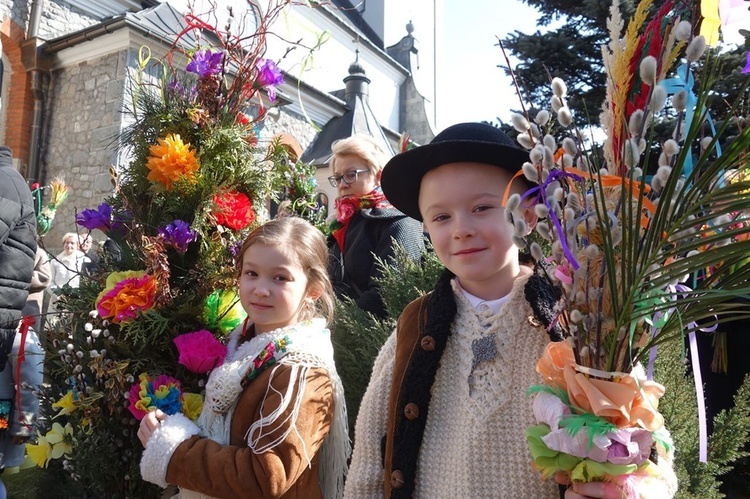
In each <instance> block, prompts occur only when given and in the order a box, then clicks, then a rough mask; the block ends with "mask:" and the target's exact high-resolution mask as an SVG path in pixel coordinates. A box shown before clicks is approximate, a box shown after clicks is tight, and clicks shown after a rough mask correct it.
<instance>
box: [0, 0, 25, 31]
mask: <svg viewBox="0 0 750 499" xmlns="http://www.w3.org/2000/svg"><path fill="white" fill-rule="evenodd" d="M30 7H31V2H29V1H27V0H0V22H2V21H3V20H5V19H6V18H7V19H9V20H11V21H13V22H14V23H16V24H17V25H19V26H22V27H23V28H26V22H27V21H28V19H29V8H30Z"/></svg>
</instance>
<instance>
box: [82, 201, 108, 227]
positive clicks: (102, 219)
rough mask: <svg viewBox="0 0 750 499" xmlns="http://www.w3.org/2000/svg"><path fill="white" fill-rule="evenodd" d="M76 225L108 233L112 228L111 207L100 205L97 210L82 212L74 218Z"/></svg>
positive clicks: (105, 204)
mask: <svg viewBox="0 0 750 499" xmlns="http://www.w3.org/2000/svg"><path fill="white" fill-rule="evenodd" d="M76 223H77V224H78V225H80V226H81V227H84V228H86V229H88V230H94V229H99V230H100V231H102V232H105V233H106V232H109V230H110V229H111V228H112V207H111V206H110V205H108V204H107V203H102V204H100V205H99V207H98V208H97V209H93V208H89V209H86V210H83V211H82V212H81V213H79V214H78V216H77V217H76Z"/></svg>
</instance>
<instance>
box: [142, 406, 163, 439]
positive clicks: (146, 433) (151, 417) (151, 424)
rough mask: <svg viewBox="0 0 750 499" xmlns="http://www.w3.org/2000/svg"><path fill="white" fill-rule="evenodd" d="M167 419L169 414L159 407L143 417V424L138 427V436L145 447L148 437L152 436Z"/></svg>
mask: <svg viewBox="0 0 750 499" xmlns="http://www.w3.org/2000/svg"><path fill="white" fill-rule="evenodd" d="M165 419H167V415H166V414H164V413H163V412H161V411H160V410H159V409H156V410H155V411H151V412H149V413H148V414H146V415H145V416H144V417H143V419H141V426H140V428H138V438H139V439H140V441H141V444H143V446H144V447H146V443H147V442H148V439H149V438H151V435H152V434H153V433H154V431H156V429H157V428H158V427H159V426H160V425H161V422H162V421H164V420H165Z"/></svg>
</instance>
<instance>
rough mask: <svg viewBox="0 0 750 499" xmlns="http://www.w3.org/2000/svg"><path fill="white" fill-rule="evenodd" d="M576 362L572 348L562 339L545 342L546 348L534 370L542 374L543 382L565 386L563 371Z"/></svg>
mask: <svg viewBox="0 0 750 499" xmlns="http://www.w3.org/2000/svg"><path fill="white" fill-rule="evenodd" d="M575 363H576V358H575V355H573V349H572V348H571V347H570V345H569V344H568V343H566V342H564V341H555V342H551V343H547V348H545V349H544V353H543V354H542V356H541V358H540V359H539V360H538V361H537V363H536V372H538V373H539V374H541V375H542V379H544V383H545V384H547V385H551V386H558V387H560V388H565V377H564V375H563V371H564V370H565V368H566V367H571V368H572V367H573V366H574V365H575Z"/></svg>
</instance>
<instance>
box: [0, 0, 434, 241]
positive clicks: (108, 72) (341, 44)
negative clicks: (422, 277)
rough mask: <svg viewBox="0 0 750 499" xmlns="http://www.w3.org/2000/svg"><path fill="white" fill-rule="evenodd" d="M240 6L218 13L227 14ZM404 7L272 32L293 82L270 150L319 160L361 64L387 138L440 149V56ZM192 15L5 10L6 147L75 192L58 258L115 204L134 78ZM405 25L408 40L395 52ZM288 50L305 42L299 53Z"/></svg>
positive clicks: (54, 0)
mask: <svg viewBox="0 0 750 499" xmlns="http://www.w3.org/2000/svg"><path fill="white" fill-rule="evenodd" d="M415 3H420V2H415ZM424 3H425V4H426V5H427V4H429V5H434V2H424ZM229 4H231V2H228V1H227V2H219V10H221V9H222V8H223V7H224V6H226V5H229ZM394 5H395V3H394V4H393V5H391V3H390V2H389V1H388V0H379V1H373V0H369V1H367V2H366V3H365V2H363V3H362V5H358V6H357V7H355V6H353V5H351V4H350V3H349V2H348V0H337V1H335V2H333V5H331V6H327V7H317V8H307V7H303V6H298V5H295V6H291V7H288V8H287V11H286V12H285V13H284V15H283V19H282V20H280V21H279V22H277V24H276V25H274V26H273V31H274V32H275V33H277V34H278V35H279V36H276V37H269V40H268V51H267V53H266V57H267V58H270V59H274V60H277V61H279V64H280V67H281V68H282V69H283V70H284V72H285V80H286V81H285V83H284V84H283V85H282V86H281V87H280V88H279V99H278V100H277V103H278V105H277V107H276V108H274V109H272V110H271V111H270V112H269V113H268V115H267V118H266V119H265V120H264V122H263V124H262V129H261V130H260V134H259V135H260V136H259V141H260V143H261V144H263V143H264V141H270V140H271V139H272V137H273V136H275V135H276V134H278V133H286V134H288V135H291V136H292V137H294V139H296V140H297V141H298V142H299V144H300V146H301V148H302V150H307V151H311V150H312V149H313V148H314V147H315V143H316V140H317V139H318V138H319V136H320V135H321V132H320V131H321V130H325V128H326V126H327V125H329V123H331V122H332V121H337V120H338V121H341V119H342V118H345V117H346V116H347V114H351V113H352V112H353V111H356V109H354V108H355V107H356V106H354V105H353V102H354V101H353V100H351V99H349V98H347V96H346V86H347V83H345V82H344V80H345V78H348V77H350V76H351V74H349V73H350V71H349V69H350V68H349V66H350V65H351V64H352V63H353V62H354V61H355V60H356V61H357V63H358V67H360V68H361V69H362V73H365V74H363V75H362V76H363V77H364V78H366V79H367V88H368V92H367V95H366V96H365V98H364V101H365V104H366V105H367V106H368V108H369V110H368V112H369V113H370V115H371V117H372V121H373V122H374V123H375V126H376V127H377V130H378V132H377V133H379V134H382V135H383V136H384V137H386V140H388V141H389V142H390V145H391V147H392V148H394V147H395V144H396V142H397V140H398V136H399V134H400V133H402V132H410V133H411V134H412V138H413V139H414V140H416V141H417V142H426V141H429V140H430V138H431V137H432V128H431V127H432V122H431V119H430V109H432V108H431V107H430V106H431V105H434V99H432V100H431V99H430V98H428V97H423V95H427V96H431V95H432V94H430V87H429V85H424V88H425V89H426V90H425V93H424V94H423V93H422V88H421V87H418V86H417V84H416V83H415V82H416V81H417V79H416V75H417V74H420V75H421V73H420V71H422V69H417V67H416V61H417V57H419V61H420V62H419V64H420V68H421V67H423V66H422V64H423V62H421V61H424V60H428V59H430V58H431V57H432V56H431V55H430V54H429V50H427V51H423V50H422V47H421V45H420V43H419V42H417V41H416V39H415V38H414V36H413V35H412V32H410V31H407V28H406V26H407V24H409V21H410V20H411V19H408V18H407V16H408V15H409V12H404V13H403V14H402V15H401V16H397V15H395V13H394V9H395V7H394ZM183 12H184V6H181V5H180V4H179V3H175V4H174V5H172V4H163V3H161V2H158V1H157V0H143V1H134V0H107V1H98V2H93V1H77V0H71V1H64V0H20V1H19V0H0V17H1V18H2V28H1V29H0V40H1V41H2V80H0V85H1V86H0V97H1V98H2V100H1V101H0V102H1V104H0V105H1V106H2V107H0V141H1V142H2V143H4V144H6V145H8V146H9V147H10V148H11V149H12V150H13V151H14V162H15V164H16V166H17V168H18V169H19V171H21V173H22V174H24V175H25V177H26V178H27V179H28V180H29V182H34V181H38V182H42V183H44V182H49V181H50V180H51V179H53V178H55V177H57V176H63V177H64V179H65V181H66V183H68V185H69V186H70V196H69V198H68V200H67V201H66V202H65V203H64V204H63V205H62V206H61V207H60V209H59V211H58V213H57V217H56V222H55V226H54V227H53V230H52V231H51V232H50V234H49V235H48V237H47V238H46V241H45V245H46V246H47V248H48V249H50V250H54V249H56V248H58V247H59V246H60V243H59V241H58V239H60V238H61V236H62V234H64V233H65V232H68V231H70V230H75V226H74V220H75V214H76V212H78V211H81V210H83V209H86V208H90V207H95V206H97V205H98V204H99V203H100V202H102V200H103V199H104V198H106V197H107V196H109V195H110V194H111V193H112V183H111V174H110V169H111V168H114V169H115V171H116V170H117V167H118V165H120V164H123V162H124V161H128V158H127V157H124V156H123V155H122V153H120V152H118V151H119V147H118V142H117V138H118V136H119V135H120V133H121V131H122V130H123V128H124V127H125V126H127V124H128V123H127V120H128V118H127V116H128V115H127V113H126V112H124V111H126V110H127V109H128V106H130V100H131V95H130V93H129V89H130V88H131V87H130V85H131V83H132V78H133V75H134V74H135V73H136V71H137V68H138V67H139V65H140V63H141V62H142V60H143V58H144V47H148V50H149V51H150V55H151V57H152V58H154V59H159V58H161V57H163V56H164V55H166V53H167V51H168V50H169V47H170V46H171V44H172V43H173V41H174V35H175V33H176V32H178V31H179V28H178V26H179V23H180V22H183V20H184V18H183V15H182V13H183ZM433 12H434V11H433ZM423 14H424V12H423ZM428 17H429V16H428ZM432 18H433V20H434V18H435V14H434V13H433V15H432ZM387 20H388V21H390V22H386V21H387ZM396 24H398V25H399V26H400V28H398V29H399V30H400V33H399V38H398V39H395V40H391V45H390V46H389V48H386V44H387V43H388V41H389V40H388V38H389V37H392V36H393V34H392V33H395V32H396V30H397V28H395V27H394V25H396ZM412 25H413V24H412ZM417 26H418V25H417ZM426 28H427V27H425V32H428V29H426ZM409 29H411V28H409ZM384 38H385V39H386V41H385V42H384V41H383V39H384ZM433 38H435V37H433ZM321 39H324V40H325V42H324V43H322V44H320V46H319V47H317V48H316V49H315V50H314V51H305V50H304V47H315V46H316V45H317V41H318V40H321ZM404 39H406V42H405V41H404ZM288 40H294V41H296V42H297V44H296V48H294V49H293V50H291V51H289V49H290V44H289V42H288ZM433 46H434V45H433ZM394 47H396V48H394ZM398 47H402V48H403V47H406V48H407V50H406V51H401V52H399V51H398V50H397V48H398ZM432 60H434V57H433V58H432ZM427 67H429V65H428V66H427ZM433 79H434V76H433ZM427 80H429V78H427ZM360 102H361V99H360ZM355 132H356V130H355ZM317 146H318V150H319V149H320V147H321V146H320V142H319V141H318V144H317ZM303 157H304V156H303ZM316 164H317V163H316ZM318 166H319V173H318V185H319V186H320V188H321V191H322V192H325V193H326V194H327V195H328V198H329V199H330V200H331V201H332V200H333V198H334V196H335V192H334V190H333V189H332V188H331V189H329V188H328V186H327V181H325V178H326V177H327V176H328V175H329V174H330V173H329V172H328V169H327V166H326V163H325V162H322V163H320V164H319V165H318ZM94 236H95V237H100V236H101V235H100V234H94Z"/></svg>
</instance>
